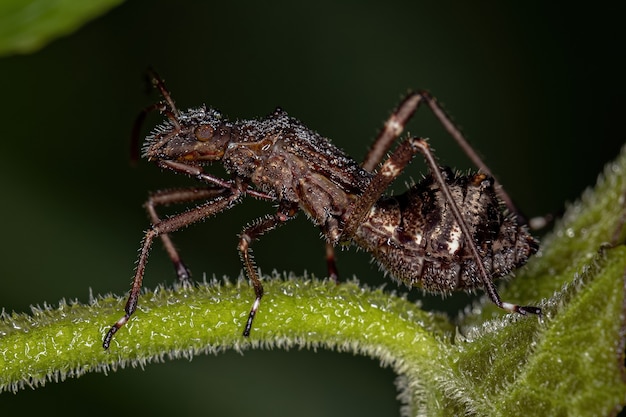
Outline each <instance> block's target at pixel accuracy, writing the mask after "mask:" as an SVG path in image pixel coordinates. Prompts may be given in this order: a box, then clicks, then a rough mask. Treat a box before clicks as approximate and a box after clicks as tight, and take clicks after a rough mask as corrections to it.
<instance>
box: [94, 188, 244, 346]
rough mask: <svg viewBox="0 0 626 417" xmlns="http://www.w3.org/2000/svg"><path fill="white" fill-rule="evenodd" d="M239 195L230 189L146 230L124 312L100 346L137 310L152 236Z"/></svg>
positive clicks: (221, 207) (211, 211) (225, 206)
mask: <svg viewBox="0 0 626 417" xmlns="http://www.w3.org/2000/svg"><path fill="white" fill-rule="evenodd" d="M241 195H242V191H241V190H237V189H234V190H231V194H230V195H228V196H226V197H218V198H216V199H214V200H211V201H208V202H206V203H204V204H202V205H200V206H198V207H195V208H192V209H190V210H188V211H186V212H184V213H181V214H178V215H175V216H172V217H169V218H167V219H165V220H163V221H161V222H160V223H157V224H155V225H153V226H152V228H151V229H150V230H148V231H147V232H146V235H145V237H144V239H143V243H142V247H141V252H140V254H139V260H138V261H137V269H136V270H135V277H134V278H133V284H132V287H131V290H130V294H129V296H128V300H127V301H126V306H125V307H124V312H125V314H124V316H123V317H122V318H120V319H119V320H118V321H117V322H116V323H115V324H114V325H113V326H112V327H111V328H110V329H109V331H108V332H107V334H106V336H105V337H104V340H103V342H102V347H104V349H108V348H109V346H110V345H111V340H112V339H113V335H114V334H115V333H116V332H117V331H118V330H119V329H120V328H121V327H122V326H124V325H125V324H126V323H127V322H128V320H129V319H130V316H131V315H132V314H133V313H134V312H135V310H137V302H138V300H139V293H140V292H141V284H142V281H143V275H144V272H145V269H146V264H147V262H148V254H149V252H150V248H151V246H152V242H153V240H154V238H155V237H157V236H159V235H160V234H163V233H165V234H167V233H172V232H175V231H176V230H179V229H181V228H183V227H186V226H188V225H190V224H192V223H196V222H198V221H200V220H203V219H205V218H207V217H210V216H213V215H215V214H217V213H219V212H221V211H224V210H226V209H228V208H230V207H232V206H233V205H234V204H236V203H237V200H238V199H239V198H240V197H241Z"/></svg>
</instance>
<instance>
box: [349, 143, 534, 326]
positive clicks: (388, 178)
mask: <svg viewBox="0 0 626 417" xmlns="http://www.w3.org/2000/svg"><path fill="white" fill-rule="evenodd" d="M416 153H421V154H422V155H423V156H424V159H425V160H426V163H427V164H428V167H429V169H430V171H431V173H432V175H433V176H434V179H435V181H437V183H438V184H439V187H440V189H441V192H442V193H443V195H444V197H445V199H446V201H447V202H448V204H449V207H450V209H451V211H452V214H453V215H454V218H455V220H456V222H457V223H458V225H459V227H460V229H461V233H462V235H463V236H464V237H465V239H466V242H467V246H468V248H469V250H470V253H471V255H472V257H473V258H474V262H475V264H476V267H477V269H478V273H479V275H480V277H481V280H482V282H483V288H484V290H485V292H486V293H487V295H488V296H489V298H490V299H491V301H492V302H493V303H494V304H495V305H497V306H498V307H500V308H502V309H504V310H507V311H510V312H516V313H519V314H523V315H526V314H528V313H531V314H537V315H541V309H539V308H538V307H533V306H519V305H517V304H511V303H506V302H503V301H502V300H501V299H500V296H499V294H498V292H497V290H496V287H495V285H494V284H493V281H492V280H491V277H490V275H489V274H488V272H487V270H486V269H485V267H484V265H483V262H482V258H481V256H480V254H479V253H478V248H477V247H476V243H475V242H474V241H473V239H472V235H471V233H470V231H469V227H468V226H467V223H466V222H465V219H464V218H463V215H462V214H461V211H460V210H459V208H458V206H457V204H456V202H455V201H454V198H453V197H452V193H451V192H450V189H449V188H448V185H447V183H446V181H445V179H444V178H443V175H442V173H441V169H440V168H439V166H438V165H437V162H436V161H435V157H434V156H433V154H432V152H431V151H430V147H429V146H428V144H427V143H426V141H425V140H424V139H419V138H409V139H407V140H405V141H403V142H402V143H401V144H400V145H399V146H398V147H397V148H396V150H395V151H394V152H393V154H392V155H391V156H390V157H389V158H388V159H387V160H386V161H385V162H384V163H383V165H382V166H381V168H380V170H379V171H378V173H377V174H376V176H375V177H374V178H373V179H372V181H371V182H370V184H369V186H368V187H367V188H366V190H365V192H364V193H363V194H362V197H361V198H360V199H359V200H358V201H357V202H356V204H355V205H354V207H353V209H352V211H351V213H350V216H349V217H348V220H347V221H346V226H345V229H344V233H345V234H344V236H345V237H346V238H350V237H351V236H354V234H355V233H356V230H357V228H358V226H359V225H360V224H361V222H362V221H363V219H364V218H365V216H366V215H367V213H368V212H369V210H370V209H371V208H372V206H373V205H374V204H375V203H376V201H377V200H378V199H379V198H380V196H381V195H382V194H383V192H384V191H385V190H386V189H387V187H388V186H389V185H390V184H391V182H392V181H393V180H394V179H395V178H397V177H398V176H399V175H400V173H401V172H402V171H403V170H404V168H405V167H406V166H407V164H408V163H409V162H410V161H411V159H412V157H413V156H414V155H415V154H416Z"/></svg>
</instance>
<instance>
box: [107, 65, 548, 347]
mask: <svg viewBox="0 0 626 417" xmlns="http://www.w3.org/2000/svg"><path fill="white" fill-rule="evenodd" d="M151 78H152V83H153V85H154V87H156V88H157V89H158V90H159V91H160V93H161V96H162V100H161V101H160V102H158V103H156V104H154V105H153V106H151V107H149V108H147V109H145V110H144V112H143V113H141V115H140V116H139V117H138V122H137V123H136V125H135V127H136V129H135V131H136V132H138V126H139V125H140V124H141V123H142V121H143V119H144V118H145V116H146V114H147V113H149V112H151V111H156V110H158V111H160V112H161V113H162V114H163V115H165V116H166V118H167V119H166V120H165V121H164V122H163V123H161V124H160V125H158V126H157V127H156V128H154V129H153V131H152V132H151V133H150V134H149V135H148V136H147V138H146V139H145V142H144V146H143V156H144V157H145V158H147V159H148V160H149V161H153V162H155V163H156V164H157V165H158V166H159V167H161V168H164V169H167V170H170V171H173V172H175V173H178V174H184V175H187V176H189V177H192V178H195V179H196V180H197V181H198V182H199V183H200V184H201V186H196V187H192V188H188V189H180V190H169V191H161V192H157V193H155V194H153V195H151V196H150V198H149V199H148V201H147V203H146V209H147V211H148V214H149V216H150V219H151V222H152V227H151V228H150V229H149V230H148V231H147V232H146V234H145V237H144V239H143V243H142V246H141V251H140V255H139V259H138V262H137V268H136V271H135V276H134V279H133V284H132V288H131V290H130V294H129V297H128V301H127V303H126V306H125V314H124V316H123V317H122V318H120V319H119V320H118V321H117V322H116V323H115V324H114V325H113V326H112V327H111V328H110V330H109V331H108V333H107V334H106V336H105V338H104V341H103V347H104V348H105V349H108V348H109V346H110V344H111V340H112V338H113V336H114V334H115V333H116V332H117V331H118V330H119V329H120V328H121V327H122V326H124V324H126V323H127V322H128V320H129V319H130V317H131V316H132V314H133V313H134V312H135V310H136V309H137V303H138V299H139V294H140V290H141V286H142V280H143V277H144V272H145V268H146V263H147V260H148V252H149V250H150V247H151V246H152V244H153V241H154V239H155V238H157V237H159V238H160V239H161V241H162V242H163V244H164V246H165V249H166V251H167V253H168V255H169V257H170V258H171V260H172V262H173V264H174V267H175V270H176V273H177V275H178V277H179V279H180V280H181V281H182V282H183V283H184V284H185V283H187V284H188V283H189V279H190V278H189V270H188V269H187V267H186V266H185V264H184V263H183V262H182V260H181V258H180V256H179V254H178V252H177V251H176V249H175V248H174V245H173V244H172V241H171V239H170V234H171V233H172V232H175V231H177V230H178V229H181V228H183V227H185V226H188V225H190V224H192V223H195V222H198V221H201V220H203V219H206V218H207V217H210V216H213V215H216V214H218V213H220V212H222V211H225V210H228V209H229V208H231V207H233V206H234V205H236V204H238V203H240V202H241V201H242V200H243V199H244V197H253V198H257V199H261V200H266V201H269V202H272V203H273V204H274V205H275V206H276V207H277V210H276V212H275V213H273V214H270V215H266V216H265V217H260V218H258V219H257V220H256V221H254V222H253V223H252V224H251V225H249V226H247V227H245V228H244V229H243V231H242V232H241V234H240V235H239V244H238V247H237V249H238V251H239V253H240V255H241V259H242V262H243V266H244V270H245V273H246V276H247V278H248V279H249V280H250V282H251V283H252V287H253V288H254V294H255V299H254V302H253V304H252V308H251V309H250V313H249V315H248V318H247V321H246V323H245V326H244V329H243V336H249V335H250V331H251V330H252V324H253V320H254V317H255V315H256V314H257V311H258V310H259V307H260V304H261V299H262V297H263V285H262V283H261V279H260V278H259V275H258V272H257V269H256V267H255V263H254V261H253V259H252V255H251V251H250V246H251V244H252V243H253V242H254V241H256V240H257V239H258V238H259V237H260V236H261V235H263V234H264V233H266V232H269V231H270V230H272V229H275V228H276V227H278V226H281V225H283V224H285V223H287V222H288V221H289V220H291V219H293V218H294V217H295V216H296V215H297V214H298V213H299V212H300V211H302V212H304V213H306V215H307V216H308V217H309V219H310V220H311V221H312V222H313V223H314V224H315V225H316V226H318V227H319V228H320V229H321V231H322V234H323V236H324V237H325V240H326V246H327V263H328V269H329V275H330V276H331V277H333V278H335V279H336V276H337V269H336V267H335V258H334V251H333V247H334V246H335V245H337V244H340V243H349V244H353V245H358V246H360V247H361V248H363V249H364V250H366V251H367V252H369V253H370V254H371V255H372V256H373V258H374V259H375V260H376V261H377V262H378V263H379V264H380V265H381V267H382V268H383V269H385V270H386V271H387V272H389V273H390V274H391V275H392V276H393V277H394V278H395V279H396V280H397V281H399V282H402V283H404V284H406V285H408V286H410V287H413V286H415V287H422V288H423V289H424V290H425V291H429V292H433V293H442V294H445V293H449V292H452V291H455V290H465V291H473V290H476V289H481V288H482V289H483V290H484V291H485V292H486V294H487V295H488V296H489V298H490V299H491V301H492V302H493V303H495V304H496V305H497V306H498V307H500V308H502V309H504V310H506V311H509V312H516V313H520V314H523V315H526V314H528V313H531V314H537V315H541V309H539V308H538V307H533V306H520V305H517V304H512V303H508V302H503V301H502V300H501V298H500V296H499V295H498V292H497V291H496V287H495V285H494V283H493V281H494V279H496V278H499V277H502V276H504V275H506V274H508V273H509V272H511V271H512V270H513V269H515V268H517V267H519V266H521V265H523V264H524V263H525V262H526V261H527V259H528V258H529V257H530V256H531V255H532V254H534V253H535V252H536V251H537V247H538V246H537V245H538V244H537V242H536V240H535V239H534V238H533V237H532V236H531V235H530V233H529V231H528V228H527V226H526V224H525V223H526V222H525V220H524V219H523V217H522V216H521V215H520V214H519V213H518V212H517V211H516V209H515V207H514V205H513V204H512V202H511V199H510V198H509V196H508V195H507V194H506V192H505V191H504V190H503V189H502V187H500V186H499V184H497V183H496V181H495V180H494V178H493V177H492V176H491V174H490V172H489V169H488V168H487V166H486V165H485V164H484V163H483V162H482V161H481V160H480V158H479V157H478V155H477V154H476V153H475V152H474V151H473V150H472V148H471V147H470V146H469V144H468V143H467V141H466V140H465V138H464V137H463V135H462V134H461V132H460V130H459V129H458V128H457V127H456V126H455V125H454V124H453V123H452V122H451V120H450V118H449V117H448V116H447V115H446V114H445V112H444V111H443V110H442V108H441V107H440V105H439V104H438V103H437V101H436V100H435V99H434V98H433V97H432V96H430V94H428V93H426V92H423V91H420V92H415V93H411V94H409V95H408V96H407V97H406V98H405V99H404V100H403V101H402V102H401V103H400V105H399V106H398V107H397V108H396V110H395V111H394V112H393V113H392V114H391V116H390V117H389V119H388V120H387V122H386V123H385V125H384V127H383V129H382V130H381V132H380V134H379V135H378V137H377V138H376V140H375V142H374V144H373V145H372V147H371V148H370V150H369V152H368V154H367V156H366V158H365V161H364V162H363V163H362V164H359V163H357V162H356V161H355V160H353V159H352V158H350V157H349V156H347V155H346V154H345V153H344V152H343V151H341V150H340V149H339V148H337V147H335V146H334V145H333V144H332V143H331V142H330V141H329V140H328V139H326V138H324V137H322V136H321V135H319V134H317V133H316V132H314V131H312V130H310V129H308V128H307V127H305V126H304V125H303V124H302V123H301V122H299V121H298V120H296V119H294V118H291V117H289V116H288V115H287V113H286V112H285V111H283V110H281V109H280V108H277V109H276V110H275V111H274V112H273V113H271V114H270V115H268V116H267V117H265V118H262V119H255V120H240V121H229V120H228V119H227V118H226V117H224V116H223V115H222V114H221V113H220V112H219V111H217V110H215V109H213V108H207V107H204V106H203V107H200V108H193V109H189V110H187V111H180V110H179V109H178V108H177V107H176V105H175V104H174V101H173V100H172V98H171V96H170V93H169V91H168V90H167V88H166V87H165V84H164V82H163V81H162V80H161V79H160V78H159V77H158V76H157V75H156V74H155V73H152V74H151ZM421 104H426V105H427V106H428V107H429V108H430V109H431V110H432V111H433V112H434V114H435V116H436V117H437V118H438V119H439V120H440V121H441V123H442V124H443V126H444V127H445V129H446V130H447V131H448V132H449V133H450V134H451V135H452V136H453V137H454V138H455V139H456V141H457V142H458V143H459V144H460V146H461V147H462V148H463V149H464V151H465V152H466V153H467V154H468V156H469V157H470V159H472V160H473V162H474V163H475V164H476V165H477V166H478V168H479V172H478V173H475V174H471V175H460V174H455V173H453V172H452V171H450V170H449V169H444V168H440V167H439V165H438V164H437V162H436V160H435V157H434V155H433V154H432V152H431V150H430V148H429V146H428V143H427V141H426V140H424V139H422V138H417V137H408V138H406V139H402V140H401V141H400V142H399V144H398V146H397V147H396V148H395V149H394V150H393V152H392V153H391V154H390V155H389V156H388V157H386V155H387V153H388V152H389V150H390V149H391V147H392V145H393V143H394V142H395V141H396V140H397V139H398V138H399V137H400V135H401V133H402V131H403V129H404V126H405V125H406V123H407V122H408V120H409V119H410V118H411V117H412V116H413V114H414V113H415V111H416V110H417V109H418V107H419V106H420V105H421ZM135 134H137V133H135ZM418 153H419V154H422V155H423V157H424V158H425V160H426V163H427V165H428V168H429V171H430V174H429V175H428V176H426V177H425V179H423V180H422V181H421V182H419V183H417V184H414V185H412V186H411V187H410V188H409V189H408V190H407V191H406V192H405V193H404V194H401V195H397V196H384V193H385V191H386V190H387V188H388V187H389V185H390V184H391V183H392V182H393V180H394V179H395V178H397V177H398V176H399V175H400V174H401V173H402V171H403V170H404V169H405V167H406V166H407V165H408V164H409V162H410V161H411V159H412V158H413V157H414V156H415V155H416V154H418ZM213 162H220V163H221V164H223V166H224V168H225V169H226V171H227V172H228V173H229V174H230V175H231V177H230V178H229V179H222V178H219V177H216V176H213V175H211V174H209V173H206V172H205V171H204V169H203V167H204V166H205V165H207V164H210V163H213ZM377 167H378V169H376V168H377ZM192 202H196V205H195V206H194V207H192V208H190V209H188V210H187V211H184V212H183V213H180V214H177V215H173V216H171V217H167V218H164V219H162V218H161V217H159V214H158V213H157V207H158V206H161V205H167V204H173V203H192ZM505 206H506V208H505Z"/></svg>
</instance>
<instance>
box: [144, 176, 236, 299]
mask: <svg viewBox="0 0 626 417" xmlns="http://www.w3.org/2000/svg"><path fill="white" fill-rule="evenodd" d="M229 191H230V190H229V189H226V188H222V187H218V188H188V189H180V190H165V191H158V192H156V193H153V194H151V195H150V196H149V198H148V201H146V203H145V204H144V207H145V209H146V211H147V212H148V215H149V216H150V221H151V222H152V225H156V224H159V223H161V218H160V217H159V215H158V213H157V211H156V207H158V206H167V205H170V204H178V203H189V202H192V201H197V200H214V199H215V198H217V197H220V196H222V197H223V196H224V195H225V194H226V193H228V192H229ZM159 237H160V238H161V241H162V242H163V246H164V248H165V251H166V252H167V254H168V256H169V258H170V260H171V261H172V263H173V264H174V270H175V271H176V275H177V276H178V280H179V281H180V282H181V283H182V285H183V286H185V287H187V286H189V285H191V280H190V278H191V273H190V272H189V269H188V268H187V266H186V265H185V264H184V262H183V261H182V259H181V258H180V255H179V254H178V251H177V250H176V247H175V246H174V244H173V243H172V239H171V238H170V236H169V235H168V234H167V233H161V234H160V235H159Z"/></svg>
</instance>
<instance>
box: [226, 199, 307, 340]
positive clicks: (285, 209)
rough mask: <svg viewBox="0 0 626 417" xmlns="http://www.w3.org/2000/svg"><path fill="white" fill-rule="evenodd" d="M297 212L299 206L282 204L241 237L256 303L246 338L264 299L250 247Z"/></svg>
mask: <svg viewBox="0 0 626 417" xmlns="http://www.w3.org/2000/svg"><path fill="white" fill-rule="evenodd" d="M297 211H298V205H297V204H293V203H289V204H281V206H280V207H279V209H278V212H277V213H276V214H274V215H269V216H266V217H262V218H260V219H258V220H257V221H255V222H253V223H252V225H250V226H247V227H246V228H245V229H243V231H242V232H241V235H240V237H239V246H238V247H237V249H238V250H239V254H240V256H241V260H242V262H243V265H244V268H245V270H246V276H247V277H248V279H250V281H252V286H253V287H254V295H255V299H254V303H253V304H252V308H251V309H250V313H249V314H248V320H247V321H246V326H245V328H244V330H243V336H244V337H248V336H250V331H251V330H252V321H253V320H254V317H255V316H256V313H257V311H258V310H259V306H260V305H261V298H263V284H262V283H261V279H260V278H259V274H258V272H257V269H256V266H255V264H254V259H253V258H252V251H251V249H250V245H251V244H252V242H254V241H255V240H257V239H258V238H259V237H261V236H262V235H263V234H265V233H267V232H269V231H270V230H273V229H275V228H277V227H278V226H281V225H283V224H285V222H287V221H288V220H291V219H293V218H294V217H295V216H296V214H297Z"/></svg>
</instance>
